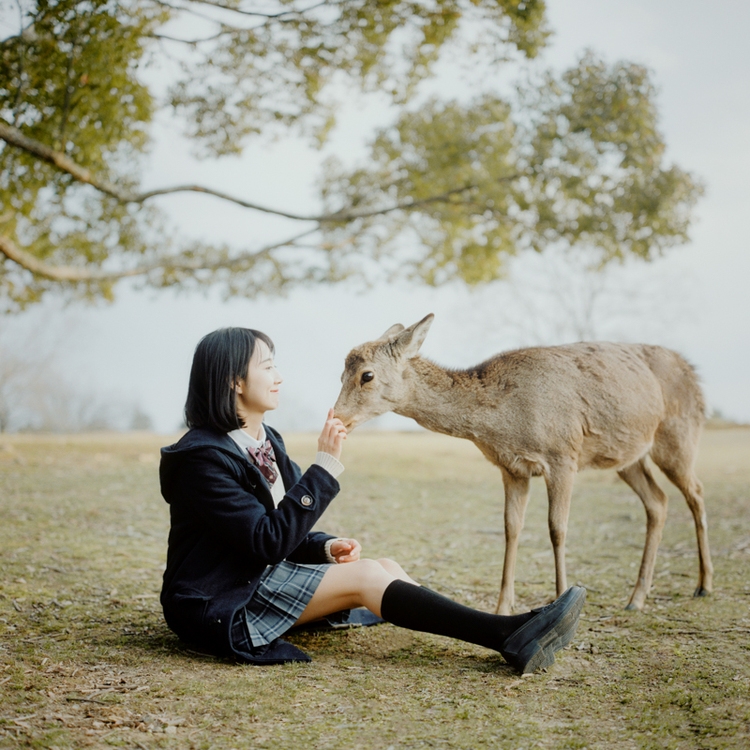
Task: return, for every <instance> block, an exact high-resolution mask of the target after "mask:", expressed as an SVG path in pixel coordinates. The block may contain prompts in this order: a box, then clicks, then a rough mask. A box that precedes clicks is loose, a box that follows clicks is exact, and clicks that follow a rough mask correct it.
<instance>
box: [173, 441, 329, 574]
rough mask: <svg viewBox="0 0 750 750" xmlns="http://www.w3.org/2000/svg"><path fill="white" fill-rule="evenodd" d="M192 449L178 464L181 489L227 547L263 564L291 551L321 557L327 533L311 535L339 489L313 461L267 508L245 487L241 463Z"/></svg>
mask: <svg viewBox="0 0 750 750" xmlns="http://www.w3.org/2000/svg"><path fill="white" fill-rule="evenodd" d="M191 453H192V454H191V455H190V456H189V457H186V460H185V462H184V465H183V466H182V467H181V472H180V475H181V479H180V482H181V484H182V488H183V493H184V495H186V496H188V497H190V498H191V499H192V502H193V503H194V509H195V512H196V514H197V515H198V516H199V517H200V518H201V520H202V522H203V523H204V524H205V526H206V528H207V529H208V530H209V531H210V532H211V533H212V534H213V535H216V537H217V538H218V539H220V540H221V543H222V544H223V545H226V547H227V549H228V551H231V552H233V553H234V554H236V555H240V556H245V557H251V558H253V559H254V560H256V561H257V562H260V563H263V564H265V565H274V564H276V563H279V562H281V561H282V560H285V559H287V558H290V556H291V555H293V556H294V557H295V558H300V557H301V558H306V559H307V560H308V561H310V560H309V558H310V557H314V558H315V559H320V557H322V558H323V560H322V561H325V553H324V551H323V546H324V544H325V541H326V539H328V538H329V537H328V536H327V535H319V533H315V534H310V531H311V530H312V527H313V526H314V525H315V523H316V522H317V520H318V519H319V518H320V516H321V515H322V514H323V512H324V511H325V509H326V508H327V507H328V505H329V504H330V502H331V501H332V500H333V498H334V497H335V496H336V495H337V494H338V491H339V484H338V482H337V481H336V479H334V477H333V476H331V474H329V473H328V472H327V471H326V470H325V469H323V468H322V467H320V466H316V465H313V466H311V467H310V468H309V469H308V470H307V471H306V472H305V473H304V474H302V475H301V476H300V478H299V480H298V481H297V482H296V484H294V485H293V486H292V487H290V488H289V489H288V490H287V492H286V494H285V495H284V498H283V499H282V500H281V502H280V503H279V505H278V507H277V508H276V509H274V510H270V511H269V510H267V509H266V507H265V506H264V505H263V504H262V503H261V502H260V500H258V498H257V497H256V496H255V495H253V494H252V493H251V492H249V491H248V490H247V489H246V487H244V486H243V483H242V481H241V469H240V467H239V466H238V465H237V464H236V462H234V461H232V459H231V458H229V457H228V456H227V455H225V454H224V453H222V451H219V450H216V449H213V448H205V449H201V450H199V451H193V452H191ZM308 535H309V536H308ZM323 537H324V538H323Z"/></svg>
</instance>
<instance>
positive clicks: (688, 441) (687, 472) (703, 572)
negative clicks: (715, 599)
mask: <svg viewBox="0 0 750 750" xmlns="http://www.w3.org/2000/svg"><path fill="white" fill-rule="evenodd" d="M677 432H678V431H677V430H674V431H669V430H668V429H666V428H664V427H662V428H661V429H660V431H659V433H657V436H656V437H657V439H656V441H655V442H654V447H653V449H652V451H651V458H653V460H654V463H655V464H656V465H657V466H658V467H659V468H660V469H661V470H662V471H663V472H664V474H665V475H666V477H667V479H669V481H670V482H672V484H674V485H675V487H677V489H679V490H680V492H681V493H682V494H683V495H684V497H685V500H686V501H687V504H688V507H689V508H690V511H691V513H692V514H693V522H694V523H695V534H696V537H697V539H698V564H699V573H698V586H697V588H696V589H695V592H694V594H693V596H706V595H708V594H710V593H711V589H712V587H713V572H714V569H713V564H712V563H711V552H710V550H709V547H708V523H707V520H706V506H705V503H704V501H703V485H702V484H701V481H700V480H699V479H698V477H697V476H696V475H695V470H694V468H693V466H694V463H695V453H696V451H697V442H698V436H697V434H695V435H692V436H691V435H690V432H691V431H690V430H684V429H683V430H680V431H679V434H677ZM671 433H675V434H671ZM670 438H676V439H670ZM680 438H681V439H680Z"/></svg>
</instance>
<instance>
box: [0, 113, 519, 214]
mask: <svg viewBox="0 0 750 750" xmlns="http://www.w3.org/2000/svg"><path fill="white" fill-rule="evenodd" d="M0 138H1V139H3V140H4V141H6V143H8V144H10V145H11V146H15V147H16V148H20V149H22V150H23V151H26V152H27V153H30V154H32V155H34V156H36V157H37V158H39V159H41V160H42V161H45V162H47V163H48V164H52V165H53V166H54V167H57V169H59V170H61V171H62V172H66V173H67V174H69V175H71V176H72V177H74V178H75V179H76V180H78V181H79V182H83V183H85V184H87V185H91V186H92V187H94V188H96V189H97V190H99V191H100V192H102V193H105V194H106V195H109V196H111V197H113V198H115V199H116V200H118V201H120V202H121V203H143V202H145V201H147V200H149V199H150V198H155V197H157V196H159V195H170V194H172V193H204V194H206V195H212V196H214V197H215V198H219V199H221V200H224V201H228V202H230V203H234V204H236V205H238V206H241V207H242V208H248V209H251V210H253V211H260V212H262V213H267V214H272V215H274V216H281V217H282V218H285V219H292V220H294V221H312V222H315V223H316V224H345V223H348V222H351V221H355V220H357V219H367V218H370V217H373V216H383V215H385V214H389V213H393V212H394V211H410V210H414V209H416V208H419V207H420V206H425V205H429V204H430V203H449V202H453V201H451V198H452V197H453V196H456V195H460V194H462V193H466V192H468V191H470V190H473V189H475V188H476V187H477V185H474V184H469V185H463V186H462V187H457V188H454V189H453V190H448V191H446V192H444V193H440V194H439V195H433V196H428V197H427V198H421V199H418V200H406V201H401V202H399V203H394V204H392V205H391V206H386V207H384V208H373V209H370V210H367V211H355V210H351V209H345V208H344V209H340V210H338V211H335V212H334V213H328V214H309V215H305V214H298V213H292V212H290V211H281V210H279V209H275V208H270V207H269V206H263V205H261V204H259V203H252V202H251V201H246V200H243V199H242V198H237V197H235V196H232V195H229V194H227V193H223V192H221V191H220V190H214V189H212V188H208V187H204V186H202V185H176V186H173V187H167V188H158V189H156V190H148V191H146V192H143V193H128V192H125V191H123V190H121V189H120V188H119V187H118V186H117V185H114V184H113V183H111V182H108V181H107V180H101V179H99V178H98V177H96V175H94V174H93V173H92V172H91V171H89V170H88V169H84V168H83V167H80V166H79V165H78V164H76V163H75V162H74V161H73V160H72V159H71V158H70V157H68V156H66V155H65V154H64V153H62V152H60V151H55V150H54V149H51V148H49V146H45V145H44V144H43V143H40V142H39V141H37V140H35V139H33V138H29V137H28V136H25V135H24V134H23V133H22V132H21V131H20V130H18V128H14V127H13V126H12V125H10V124H9V123H7V122H5V121H4V120H2V119H0ZM520 176H521V175H520V174H512V175H506V176H504V177H499V178H497V179H498V181H499V182H510V181H512V180H515V179H517V178H519V177H520Z"/></svg>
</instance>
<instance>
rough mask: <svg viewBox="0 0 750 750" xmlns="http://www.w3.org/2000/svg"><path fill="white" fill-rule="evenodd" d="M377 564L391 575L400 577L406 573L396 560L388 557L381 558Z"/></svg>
mask: <svg viewBox="0 0 750 750" xmlns="http://www.w3.org/2000/svg"><path fill="white" fill-rule="evenodd" d="M376 562H377V563H378V565H380V566H381V567H382V568H384V569H385V570H387V571H388V572H389V573H390V574H391V575H399V574H401V573H403V572H404V569H403V568H402V567H401V566H400V565H399V564H398V563H397V562H396V561H395V560H391V559H390V558H388V557H380V558H378V559H377V560H376Z"/></svg>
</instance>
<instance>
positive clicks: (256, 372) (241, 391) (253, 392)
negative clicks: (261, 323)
mask: <svg viewBox="0 0 750 750" xmlns="http://www.w3.org/2000/svg"><path fill="white" fill-rule="evenodd" d="M280 385H281V375H279V371H278V370H277V369H276V365H275V364H274V362H273V354H271V351H270V349H269V348H268V346H267V345H266V343H265V342H263V341H260V340H258V341H256V342H255V351H254V352H253V356H252V357H251V358H250V363H249V365H248V368H247V377H246V378H245V379H244V380H240V381H238V382H237V385H236V387H235V394H236V397H237V414H238V415H239V417H240V419H242V420H243V421H245V422H247V420H246V419H245V418H246V417H252V416H255V417H257V416H258V415H260V416H262V415H263V414H265V413H266V412H267V411H271V410H272V409H275V408H276V407H277V406H278V405H279V386H280ZM251 421H254V420H251Z"/></svg>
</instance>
